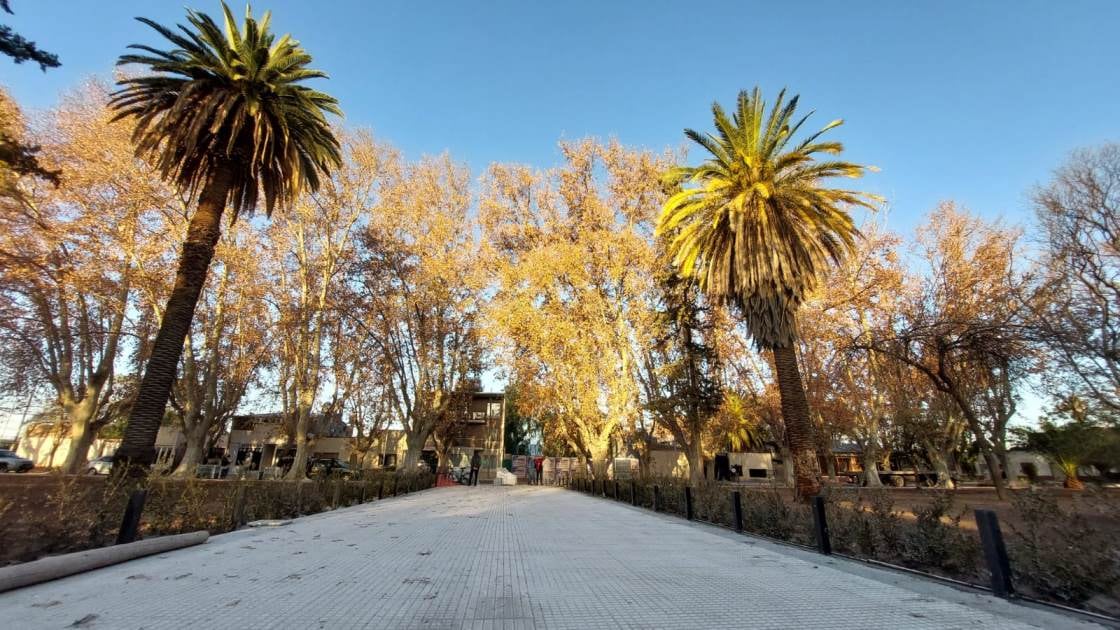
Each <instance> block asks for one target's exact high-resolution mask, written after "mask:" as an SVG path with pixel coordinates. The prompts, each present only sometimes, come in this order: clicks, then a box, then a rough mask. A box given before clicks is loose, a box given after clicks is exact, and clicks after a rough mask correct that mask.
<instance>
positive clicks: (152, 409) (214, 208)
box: [113, 169, 230, 477]
mask: <svg viewBox="0 0 1120 630" xmlns="http://www.w3.org/2000/svg"><path fill="white" fill-rule="evenodd" d="M229 185H230V174H229V172H228V171H227V170H226V169H218V170H217V171H216V172H215V173H214V175H213V176H212V177H211V178H210V180H209V181H208V182H207V183H206V186H205V187H204V188H203V190H202V194H201V195H199V199H198V209H196V210H195V212H194V215H193V216H192V217H191V222H190V225H189V226H188V227H187V239H186V241H184V242H183V251H182V253H181V254H180V256H179V269H178V271H177V272H176V273H175V286H174V287H173V288H172V290H171V296H170V297H168V298H167V307H166V308H165V309H164V312H163V320H162V321H161V322H160V326H159V332H158V333H157V334H156V340H155V344H153V346H152V355H151V357H150V358H149V359H148V363H147V365H146V366H145V368H144V378H143V380H141V381H140V391H139V392H138V393H137V395H136V403H135V404H134V405H133V407H132V413H130V414H129V416H128V424H127V425H126V426H125V431H124V438H123V439H122V440H121V446H120V448H118V449H117V452H116V455H115V457H114V458H113V474H114V475H124V474H127V475H129V476H137V477H142V476H145V475H147V474H148V467H149V466H151V464H152V462H153V461H155V443H156V433H157V432H158V431H159V426H160V422H161V421H162V420H163V412H164V409H165V408H166V407H167V398H168V395H169V394H170V393H171V385H172V383H174V381H175V374H176V372H177V371H178V368H179V358H180V357H181V356H182V354H183V341H184V340H185V339H186V337H187V333H188V332H189V331H190V327H191V322H192V321H193V320H194V309H195V306H196V305H197V304H198V296H199V295H200V294H201V293H202V285H203V284H204V283H205V282H206V273H207V271H208V270H209V269H210V261H211V260H212V259H213V258H214V246H215V245H216V244H217V243H218V237H219V236H221V227H222V226H221V222H222V213H223V212H224V211H225V205H226V197H227V196H228V192H229Z"/></svg>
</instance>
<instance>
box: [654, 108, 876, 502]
mask: <svg viewBox="0 0 1120 630" xmlns="http://www.w3.org/2000/svg"><path fill="white" fill-rule="evenodd" d="M797 100H798V97H797V96H794V97H793V98H791V99H789V100H788V101H786V100H785V90H783V91H782V92H781V93H779V94H778V99H777V101H776V102H775V103H774V105H773V107H772V108H771V109H770V111H769V114H768V115H767V112H766V103H765V102H764V101H763V99H762V95H761V92H760V91H759V89H758V88H755V89H754V91H753V92H751V93H748V92H746V91H742V92H740V93H739V100H738V103H737V105H738V108H737V110H736V111H735V112H734V113H733V115H732V117H731V118H728V116H727V114H726V113H725V112H724V110H723V108H721V107H720V106H719V104H718V103H717V104H714V105H713V106H712V114H713V116H714V117H715V126H716V131H717V135H712V134H703V133H699V132H697V131H693V130H691V129H687V130H685V135H686V136H688V137H689V138H690V139H692V140H693V141H694V142H696V143H697V144H699V145H700V146H702V147H704V149H706V150H707V152H708V153H710V154H711V157H710V158H709V159H708V160H707V161H705V162H704V163H703V164H701V165H700V166H696V167H686V166H682V167H677V168H674V169H673V170H671V171H670V172H669V173H667V174H666V176H665V179H666V184H667V185H668V186H669V187H670V190H674V191H675V192H674V193H673V194H672V195H671V196H670V197H669V199H668V200H667V201H666V202H665V205H664V207H663V208H662V211H661V217H660V220H659V221H658V226H657V233H658V234H659V235H664V236H665V237H667V238H668V239H669V251H670V254H671V255H672V256H673V263H674V265H676V266H677V268H678V271H679V273H680V274H681V275H682V276H684V277H687V278H692V279H694V280H696V281H698V282H699V284H700V287H701V289H702V290H704V291H705V292H707V293H709V294H710V295H712V296H713V297H716V298H719V299H722V300H724V301H726V302H728V303H730V304H733V305H734V306H735V307H737V309H738V310H739V312H740V313H741V315H742V317H743V320H744V322H745V324H746V326H747V329H748V330H749V332H750V334H751V336H752V337H753V339H754V342H755V344H756V345H757V346H758V347H759V348H760V349H768V350H770V351H771V352H772V353H773V359H774V371H775V376H776V378H777V381H778V389H779V392H780V394H781V401H782V415H783V417H784V419H785V423H786V433H787V436H788V437H787V439H788V442H789V447H790V451H791V452H792V454H793V460H794V461H793V465H794V468H795V471H796V476H797V481H796V486H797V493H798V496H800V497H802V498H806V497H809V496H812V495H815V494H817V493H818V492H819V490H820V481H819V469H820V467H819V464H818V462H817V457H816V454H815V450H814V447H813V444H814V442H813V427H812V424H810V421H809V405H808V402H807V401H806V399H805V389H804V387H803V386H802V382H801V374H800V372H799V371H798V366H797V353H796V347H795V344H796V341H797V324H796V322H797V320H796V315H797V309H798V308H799V307H800V306H801V304H802V303H803V302H804V301H805V299H806V298H807V297H808V296H809V294H810V293H812V292H813V290H814V289H815V288H816V287H817V285H818V283H819V280H820V278H821V276H822V274H823V273H824V272H825V271H826V270H827V268H828V267H829V265H835V264H838V263H839V262H840V261H841V260H842V259H843V258H844V256H846V255H848V254H849V253H851V251H852V250H853V248H854V246H855V241H856V239H857V238H858V237H859V231H858V230H857V229H856V227H855V224H854V223H853V221H852V217H851V215H850V214H849V213H848V209H849V208H850V207H852V206H863V207H866V208H872V207H873V203H874V202H875V201H878V197H875V196H874V195H868V194H866V193H861V192H857V191H852V190H845V189H840V188H827V187H826V185H825V182H826V180H828V179H830V178H833V177H852V178H855V177H860V176H862V175H863V174H864V172H865V171H866V170H867V167H864V166H860V165H858V164H852V163H850V162H842V161H837V160H822V161H818V159H817V156H818V154H832V155H836V154H839V153H840V152H841V151H842V149H843V147H842V145H841V144H840V143H839V142H832V141H824V140H821V139H820V138H821V135H822V134H824V133H825V132H827V131H828V130H830V129H833V128H835V127H838V126H840V124H841V123H842V121H840V120H836V121H833V122H831V123H829V124H828V125H826V126H825V127H824V128H823V129H821V130H820V131H818V132H816V133H813V134H810V135H808V136H807V137H805V138H804V139H802V140H800V141H796V142H795V141H794V137H795V136H796V135H797V132H798V130H799V129H800V128H801V126H802V125H803V124H804V123H805V121H806V119H808V117H809V116H804V117H801V118H799V119H797V120H796V121H795V119H794V111H795V109H796V108H797Z"/></svg>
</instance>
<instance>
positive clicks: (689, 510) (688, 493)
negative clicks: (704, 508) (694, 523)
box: [684, 486, 692, 521]
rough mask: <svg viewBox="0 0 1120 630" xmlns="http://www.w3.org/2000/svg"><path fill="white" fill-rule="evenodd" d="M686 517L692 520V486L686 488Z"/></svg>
mask: <svg viewBox="0 0 1120 630" xmlns="http://www.w3.org/2000/svg"><path fill="white" fill-rule="evenodd" d="M684 517H685V518H687V519H688V520H690V521H691V520H692V486H685V487H684Z"/></svg>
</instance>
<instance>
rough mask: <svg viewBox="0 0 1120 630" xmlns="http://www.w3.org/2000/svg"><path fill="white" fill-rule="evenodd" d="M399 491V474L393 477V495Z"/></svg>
mask: <svg viewBox="0 0 1120 630" xmlns="http://www.w3.org/2000/svg"><path fill="white" fill-rule="evenodd" d="M400 493H401V478H400V477H399V476H395V477H393V496H397V495H398V494H400Z"/></svg>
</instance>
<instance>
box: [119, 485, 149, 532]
mask: <svg viewBox="0 0 1120 630" xmlns="http://www.w3.org/2000/svg"><path fill="white" fill-rule="evenodd" d="M147 499H148V491H147V490H136V491H134V492H133V493H132V494H131V495H129V497H128V505H127V506H125V508H124V518H123V519H121V528H120V530H118V531H117V544H118V545H120V544H122V543H130V542H133V541H135V540H136V536H137V534H139V533H140V515H141V514H143V512H144V501H146V500H147Z"/></svg>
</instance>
